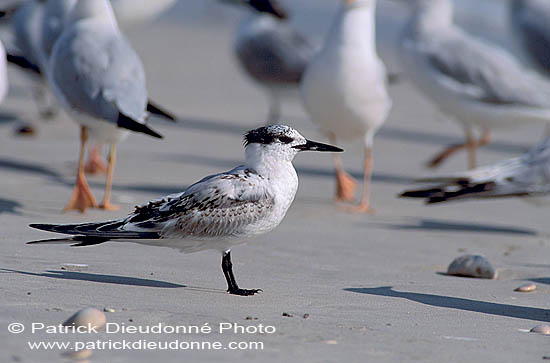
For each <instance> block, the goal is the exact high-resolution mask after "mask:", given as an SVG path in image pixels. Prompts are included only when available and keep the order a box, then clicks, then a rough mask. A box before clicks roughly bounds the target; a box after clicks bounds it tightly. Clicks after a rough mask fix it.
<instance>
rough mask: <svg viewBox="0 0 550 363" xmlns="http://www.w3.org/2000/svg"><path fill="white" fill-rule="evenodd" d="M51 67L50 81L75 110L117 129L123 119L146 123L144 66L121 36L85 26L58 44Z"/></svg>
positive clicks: (68, 33) (66, 34)
mask: <svg viewBox="0 0 550 363" xmlns="http://www.w3.org/2000/svg"><path fill="white" fill-rule="evenodd" d="M50 66H51V68H50V72H51V74H50V77H51V78H52V81H53V83H54V84H55V86H56V87H57V88H58V91H59V92H60V93H61V94H62V96H63V97H64V99H65V101H66V102H67V103H68V105H69V106H70V107H71V108H73V109H75V110H77V111H79V112H83V113H85V114H88V115H90V116H92V117H95V118H99V119H103V120H107V121H109V122H113V123H117V120H118V118H119V113H122V114H123V115H125V116H127V117H129V118H131V119H133V120H137V121H144V118H145V115H146V111H145V109H146V106H147V91H146V88H145V73H144V70H143V65H142V63H141V60H140V59H139V57H138V56H137V54H136V53H135V51H134V50H133V49H132V47H131V46H130V44H129V43H128V41H127V40H126V39H125V38H124V37H123V36H122V35H121V34H114V33H113V32H112V31H110V30H103V29H102V28H101V27H100V26H98V24H97V23H94V22H90V21H80V22H78V23H77V24H76V25H74V26H73V27H72V28H71V29H70V30H68V31H66V32H64V33H63V35H62V36H61V37H60V38H59V39H58V41H57V42H56V44H55V46H54V48H53V51H52V61H51V65H50Z"/></svg>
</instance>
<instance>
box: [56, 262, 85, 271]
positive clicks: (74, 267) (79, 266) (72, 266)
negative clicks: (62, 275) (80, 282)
mask: <svg viewBox="0 0 550 363" xmlns="http://www.w3.org/2000/svg"><path fill="white" fill-rule="evenodd" d="M61 269H62V270H67V271H77V272H78V271H86V270H87V269H88V265H86V264H83V263H64V264H62V265H61Z"/></svg>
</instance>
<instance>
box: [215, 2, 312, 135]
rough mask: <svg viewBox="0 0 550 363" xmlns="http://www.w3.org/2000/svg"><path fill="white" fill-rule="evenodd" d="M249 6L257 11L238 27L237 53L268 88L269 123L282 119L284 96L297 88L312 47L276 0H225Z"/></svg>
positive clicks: (251, 74) (247, 68) (252, 75)
mask: <svg viewBox="0 0 550 363" xmlns="http://www.w3.org/2000/svg"><path fill="white" fill-rule="evenodd" d="M224 1H225V2H233V3H238V4H245V5H248V6H249V7H250V8H252V9H253V10H254V14H251V15H250V16H249V17H247V18H246V19H244V20H243V21H242V22H241V24H240V25H239V28H238V30H237V35H236V39H235V46H234V50H235V54H236V56H237V60H238V61H239V63H240V65H241V66H242V68H243V69H244V70H245V72H246V73H247V74H248V75H249V76H250V77H251V78H252V79H253V80H254V81H256V82H257V83H258V84H259V85H260V86H262V87H263V88H265V90H266V93H267V95H268V99H269V113H268V116H267V123H268V124H274V123H277V122H279V118H280V114H281V99H282V98H284V97H285V96H287V94H290V93H291V92H292V91H296V90H297V89H298V86H299V83H300V80H301V78H302V75H303V73H304V70H305V69H306V67H307V64H308V63H309V61H310V60H311V59H312V57H313V55H314V49H313V46H312V45H311V44H310V43H309V42H308V41H307V40H306V39H305V38H304V37H303V36H302V35H300V34H299V33H298V32H297V31H296V30H294V29H293V28H292V27H291V26H290V25H289V24H288V22H287V21H286V19H287V14H286V12H285V11H284V10H283V9H282V8H281V6H280V5H279V4H278V3H277V2H276V0H224Z"/></svg>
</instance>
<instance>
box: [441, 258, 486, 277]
mask: <svg viewBox="0 0 550 363" xmlns="http://www.w3.org/2000/svg"><path fill="white" fill-rule="evenodd" d="M447 274H449V275H456V276H469V277H478V278H483V279H495V278H496V277H497V272H496V270H495V269H494V268H493V266H491V264H490V263H489V261H487V259H486V258H485V257H483V256H481V255H462V256H460V257H457V258H455V259H454V260H453V262H451V264H450V265H449V267H448V268H447Z"/></svg>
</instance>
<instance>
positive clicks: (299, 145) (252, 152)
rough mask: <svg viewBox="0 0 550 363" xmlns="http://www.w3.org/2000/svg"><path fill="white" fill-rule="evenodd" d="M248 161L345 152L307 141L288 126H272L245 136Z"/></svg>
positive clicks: (290, 158) (281, 159) (252, 131)
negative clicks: (306, 152)
mask: <svg viewBox="0 0 550 363" xmlns="http://www.w3.org/2000/svg"><path fill="white" fill-rule="evenodd" d="M244 146H245V154H246V159H247V161H248V160H265V159H266V158H270V159H273V160H280V161H292V159H294V156H296V154H298V153H299V152H300V151H307V150H311V151H331V152H342V151H344V150H342V149H340V148H338V147H335V146H332V145H327V144H322V143H320V142H315V141H311V140H308V139H306V138H305V137H303V136H302V135H301V134H300V133H299V132H298V131H296V130H295V129H293V128H292V127H290V126H286V125H270V126H264V127H260V128H257V129H255V130H251V131H248V132H247V133H246V134H245V135H244Z"/></svg>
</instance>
